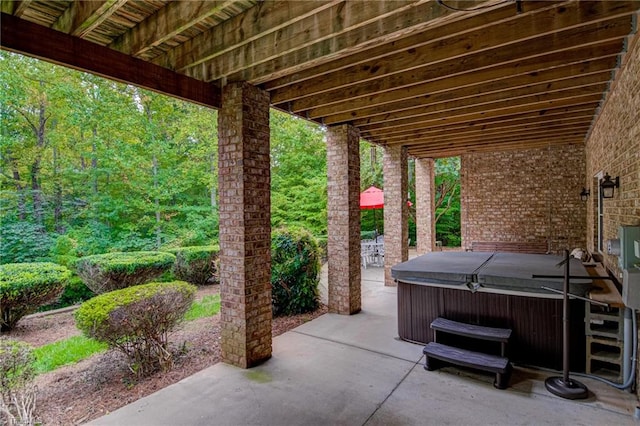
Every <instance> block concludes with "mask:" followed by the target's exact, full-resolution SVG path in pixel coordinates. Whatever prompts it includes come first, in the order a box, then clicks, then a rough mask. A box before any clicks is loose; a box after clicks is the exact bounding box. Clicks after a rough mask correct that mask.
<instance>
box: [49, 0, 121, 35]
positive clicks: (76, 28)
mask: <svg viewBox="0 0 640 426" xmlns="http://www.w3.org/2000/svg"><path fill="white" fill-rule="evenodd" d="M125 3H127V0H106V1H77V2H72V3H71V4H70V5H69V7H68V8H67V9H66V10H65V11H64V13H63V14H62V15H61V16H60V17H59V18H58V20H57V21H56V22H55V23H54V24H53V26H52V27H51V28H53V29H54V30H58V31H62V32H63V33H67V34H71V35H74V36H78V37H80V38H84V37H85V36H86V35H87V34H89V33H90V32H91V31H93V30H94V29H95V28H97V27H98V26H100V24H102V23H103V22H104V21H106V20H107V19H108V18H109V17H110V16H111V15H113V14H114V13H115V12H116V11H117V10H118V9H120V8H121V7H122V6H124V5H125Z"/></svg>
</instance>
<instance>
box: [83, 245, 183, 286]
mask: <svg viewBox="0 0 640 426" xmlns="http://www.w3.org/2000/svg"><path fill="white" fill-rule="evenodd" d="M175 260H176V257H175V256H174V255H172V254H171V253H164V252H159V251H132V252H117V253H105V254H96V255H94V256H86V257H82V258H80V259H78V262H77V263H76V273H77V274H78V276H79V277H80V278H81V279H82V281H84V283H85V284H86V285H87V287H89V288H90V289H91V290H92V291H93V292H94V293H97V294H100V293H105V292H108V291H112V290H118V289H121V288H126V287H131V286H134V285H140V284H144V283H148V282H149V281H153V280H154V279H156V278H157V277H159V276H161V275H162V274H163V273H165V272H166V271H169V270H170V269H171V268H172V267H173V264H174V263H175Z"/></svg>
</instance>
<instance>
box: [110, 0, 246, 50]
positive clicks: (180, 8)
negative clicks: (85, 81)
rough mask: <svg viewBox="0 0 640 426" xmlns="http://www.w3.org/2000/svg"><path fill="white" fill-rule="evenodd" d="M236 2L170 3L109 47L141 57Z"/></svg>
mask: <svg viewBox="0 0 640 426" xmlns="http://www.w3.org/2000/svg"><path fill="white" fill-rule="evenodd" d="M233 3H234V1H233V0H220V1H217V0H216V1H188V2H184V4H180V3H179V2H173V3H168V4H167V5H166V6H165V7H163V8H162V9H160V10H159V11H158V12H157V13H155V14H154V15H152V16H151V17H149V18H148V19H146V20H144V21H143V22H141V23H140V24H139V25H137V26H136V27H134V28H132V29H130V30H129V31H127V32H126V33H124V34H122V35H121V36H119V37H118V38H117V39H116V40H114V41H113V42H112V43H111V44H110V45H109V47H110V48H112V49H115V50H118V51H120V52H122V53H126V54H128V55H133V56H136V57H138V56H141V55H142V54H144V53H145V52H147V51H149V50H150V49H152V48H153V47H157V46H159V45H161V44H162V43H165V42H166V41H168V40H170V39H172V38H173V37H175V36H177V35H178V34H180V33H182V32H184V31H185V30H187V29H188V28H191V27H192V26H194V25H196V24H198V23H200V22H202V21H204V20H205V19H207V18H209V17H210V16H212V15H214V14H216V13H218V12H220V11H222V10H224V9H225V8H227V7H229V6H231V5H233Z"/></svg>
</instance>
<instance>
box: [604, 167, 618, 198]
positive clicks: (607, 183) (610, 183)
mask: <svg viewBox="0 0 640 426" xmlns="http://www.w3.org/2000/svg"><path fill="white" fill-rule="evenodd" d="M615 188H620V176H616V178H615V179H614V180H611V176H609V173H606V174H605V175H604V179H602V182H600V189H601V190H602V198H613V193H614V191H615Z"/></svg>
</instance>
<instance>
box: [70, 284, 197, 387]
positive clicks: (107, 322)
mask: <svg viewBox="0 0 640 426" xmlns="http://www.w3.org/2000/svg"><path fill="white" fill-rule="evenodd" d="M195 292H196V287H195V286H193V285H191V284H188V283H185V282H182V281H174V282H169V283H150V284H145V285H138V286H133V287H128V288H124V289H120V290H115V291H111V292H109V293H104V294H101V295H99V296H96V297H94V298H93V299H91V300H88V301H86V302H84V303H83V304H82V305H81V306H80V308H78V310H77V311H76V313H75V319H76V326H77V327H78V328H79V329H80V330H82V332H83V333H84V334H85V335H86V336H87V337H92V338H94V339H96V340H98V341H99V342H104V343H106V344H107V345H108V346H109V347H110V348H113V349H116V350H119V351H120V352H122V353H124V354H125V355H126V356H127V357H128V359H129V365H130V368H131V371H133V372H134V373H136V374H137V375H139V376H146V375H149V374H151V373H153V372H154V371H156V370H158V369H162V370H163V371H166V370H169V369H170V368H171V366H172V365H173V357H172V355H171V352H170V351H169V348H168V344H169V342H168V333H169V331H171V330H173V328H175V326H176V325H177V324H178V323H179V322H180V321H181V320H182V318H183V317H184V314H185V312H186V311H187V310H188V309H189V307H190V306H191V303H192V302H193V298H194V295H195Z"/></svg>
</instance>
